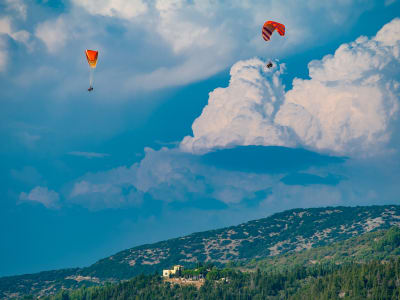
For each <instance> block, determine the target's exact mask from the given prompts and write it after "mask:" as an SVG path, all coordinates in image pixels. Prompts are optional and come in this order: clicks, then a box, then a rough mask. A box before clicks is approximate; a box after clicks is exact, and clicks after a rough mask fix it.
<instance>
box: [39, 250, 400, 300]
mask: <svg viewBox="0 0 400 300" xmlns="http://www.w3.org/2000/svg"><path fill="white" fill-rule="evenodd" d="M41 299H43V298H41ZM44 299H45V300H106V299H107V300H108V299H115V300H139V299H140V300H158V299H159V300H161V299H199V300H200V299H201V300H218V299H221V300H228V299H230V300H250V299H254V300H257V299H296V300H297V299H299V300H300V299H382V300H384V299H388V300H389V299H400V258H399V259H396V260H391V261H387V262H382V261H373V262H369V263H366V264H357V263H351V264H346V265H339V266H337V265H316V266H313V267H308V268H305V267H296V268H293V269H292V270H290V271H285V272H262V271H260V270H257V271H255V272H240V271H237V270H233V269H217V268H215V267H214V268H213V269H211V270H209V272H208V273H207V275H206V280H205V283H204V285H203V286H202V287H201V288H199V289H197V288H195V287H194V286H183V285H182V286H181V285H175V284H170V283H168V282H163V279H162V278H161V277H160V276H158V275H140V276H137V277H135V278H133V279H132V280H129V281H126V282H123V283H119V284H113V285H111V284H110V285H106V286H103V287H88V288H81V289H78V290H75V291H66V290H64V291H62V292H60V293H59V294H57V295H55V296H49V297H45V298H44Z"/></svg>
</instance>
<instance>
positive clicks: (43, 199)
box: [19, 186, 60, 209]
mask: <svg viewBox="0 0 400 300" xmlns="http://www.w3.org/2000/svg"><path fill="white" fill-rule="evenodd" d="M59 199H60V197H59V195H58V193H57V192H55V191H52V190H49V189H48V188H47V187H41V186H37V187H35V188H34V189H32V190H31V191H30V192H29V193H25V192H22V193H21V194H20V195H19V200H20V201H28V202H29V201H32V202H38V203H41V204H43V205H44V206H45V207H47V208H51V209H57V208H59V207H60V203H59Z"/></svg>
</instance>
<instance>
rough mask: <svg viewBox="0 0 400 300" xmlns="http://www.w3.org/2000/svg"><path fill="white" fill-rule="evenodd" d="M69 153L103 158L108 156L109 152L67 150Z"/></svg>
mask: <svg viewBox="0 0 400 300" xmlns="http://www.w3.org/2000/svg"><path fill="white" fill-rule="evenodd" d="M68 154H69V155H74V156H82V157H86V158H89V159H90V158H103V157H106V156H110V154H107V153H96V152H82V151H71V152H68Z"/></svg>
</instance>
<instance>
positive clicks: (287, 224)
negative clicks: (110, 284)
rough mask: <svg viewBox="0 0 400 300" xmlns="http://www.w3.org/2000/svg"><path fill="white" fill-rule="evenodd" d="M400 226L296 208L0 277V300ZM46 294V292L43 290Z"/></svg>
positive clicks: (398, 215)
mask: <svg viewBox="0 0 400 300" xmlns="http://www.w3.org/2000/svg"><path fill="white" fill-rule="evenodd" d="M393 225H397V226H400V206H395V205H390V206H366V207H329V208H312V209H294V210H289V211H285V212H282V213H277V214H274V215H272V216H270V217H267V218H263V219H259V220H255V221H250V222H247V223H244V224H241V225H238V226H232V227H228V228H223V229H218V230H211V231H205V232H199V233H193V234H191V235H188V236H185V237H181V238H175V239H170V240H167V241H162V242H158V243H154V244H150V245H143V246H139V247H134V248H131V249H128V250H124V251H121V252H119V253H117V254H115V255H112V256H110V257H108V258H105V259H102V260H100V261H98V262H97V263H95V264H93V265H91V266H90V267H87V268H77V269H69V270H59V271H49V272H41V273H38V274H31V275H21V276H13V277H4V278H0V295H2V294H3V295H6V294H7V295H10V293H11V294H12V293H18V294H22V293H33V294H36V293H48V292H51V291H55V290H57V289H59V288H61V287H67V288H69V287H71V288H73V287H77V286H80V285H82V284H85V285H90V284H99V283H103V282H104V281H107V280H113V281H116V280H121V279H128V278H131V277H133V276H135V275H137V274H140V273H152V272H155V271H157V272H159V271H161V270H162V269H163V268H168V267H171V266H172V265H174V264H178V263H179V264H183V265H186V266H189V265H194V264H195V263H197V262H214V263H216V264H217V265H218V264H224V263H227V262H229V261H248V260H251V259H253V258H264V257H268V256H275V255H278V254H283V253H290V252H298V251H301V250H303V249H309V248H312V247H319V246H323V245H326V244H330V243H332V242H335V241H341V240H346V239H348V238H350V237H353V236H357V235H360V234H363V233H365V232H370V231H375V230H378V229H386V228H389V227H391V226H393ZM44 290H46V291H44Z"/></svg>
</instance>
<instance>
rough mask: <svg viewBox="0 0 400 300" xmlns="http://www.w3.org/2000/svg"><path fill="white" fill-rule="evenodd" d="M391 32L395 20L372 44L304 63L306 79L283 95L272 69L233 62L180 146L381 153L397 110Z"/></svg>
mask: <svg viewBox="0 0 400 300" xmlns="http://www.w3.org/2000/svg"><path fill="white" fill-rule="evenodd" d="M399 33H400V19H395V20H393V21H392V22H390V23H389V24H387V25H385V26H384V27H383V28H382V29H381V30H380V31H379V32H378V33H377V35H376V37H374V38H372V39H368V38H366V37H360V38H358V39H357V40H356V41H355V42H353V43H350V44H344V45H341V46H340V47H339V48H338V49H337V51H336V52H335V54H334V55H327V56H325V57H324V58H323V59H322V60H321V61H312V62H311V63H310V64H309V70H310V77H311V79H310V80H303V79H294V81H293V88H292V90H290V91H288V92H286V93H285V92H284V88H283V86H282V84H281V82H280V72H281V71H280V69H277V67H275V68H274V69H272V71H270V70H265V67H264V62H262V61H261V60H259V59H251V60H247V61H240V62H238V63H236V64H235V65H234V66H233V67H232V68H231V80H230V83H229V86H228V87H227V88H218V89H216V90H214V91H213V92H212V93H210V98H209V103H208V105H207V106H206V107H205V108H204V109H203V112H202V114H201V115H200V117H198V118H197V119H196V120H195V121H194V123H193V125H192V129H193V137H191V136H188V137H185V138H184V139H183V141H182V143H181V148H182V149H183V150H185V151H189V152H195V153H196V152H197V153H198V152H207V151H210V150H212V149H215V148H219V147H232V146H237V145H265V146H267V145H283V146H289V147H291V146H294V145H301V146H306V147H310V148H313V149H317V150H323V151H330V152H334V153H338V154H343V155H356V156H359V155H362V156H368V155H374V154H376V153H378V152H379V151H381V150H384V149H385V147H386V144H387V143H388V141H389V139H390V136H391V130H392V128H391V125H392V121H393V120H394V119H395V117H396V112H397V111H398V106H399V99H398V92H399V86H400V84H399V82H398V81H396V80H395V78H396V76H398V75H399V71H398V70H399V69H400V68H399V66H400V64H399V62H400V56H399V47H400V34H399ZM395 66H396V67H395ZM395 70H397V71H395Z"/></svg>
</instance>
